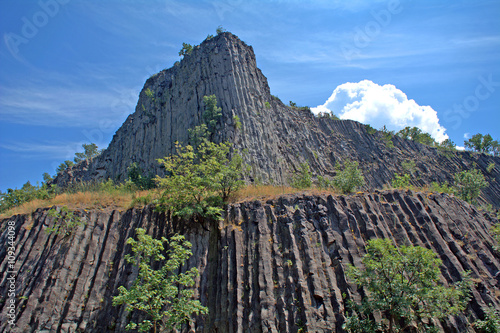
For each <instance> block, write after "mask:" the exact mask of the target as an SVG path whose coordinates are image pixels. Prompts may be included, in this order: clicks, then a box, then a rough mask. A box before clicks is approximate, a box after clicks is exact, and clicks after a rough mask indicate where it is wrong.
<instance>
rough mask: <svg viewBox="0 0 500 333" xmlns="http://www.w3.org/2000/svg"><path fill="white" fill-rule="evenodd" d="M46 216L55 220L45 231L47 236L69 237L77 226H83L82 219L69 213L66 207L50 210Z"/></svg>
mask: <svg viewBox="0 0 500 333" xmlns="http://www.w3.org/2000/svg"><path fill="white" fill-rule="evenodd" d="M47 215H48V216H50V217H53V218H54V219H55V221H54V226H52V227H48V228H47V229H45V232H47V233H48V234H55V235H63V236H64V237H66V236H69V235H71V234H72V233H73V232H74V231H75V229H76V228H77V227H78V226H83V225H85V223H84V222H83V221H82V219H81V218H80V217H79V216H77V215H75V214H74V213H73V212H72V211H70V210H69V209H68V207H67V206H63V207H61V208H60V209H59V210H58V209H57V207H56V208H52V209H51V210H49V212H48V214H47Z"/></svg>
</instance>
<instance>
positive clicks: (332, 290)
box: [0, 191, 500, 333]
mask: <svg viewBox="0 0 500 333" xmlns="http://www.w3.org/2000/svg"><path fill="white" fill-rule="evenodd" d="M77 214H78V215H79V216H80V217H81V218H82V221H83V222H84V223H85V224H84V225H83V226H80V227H78V228H77V229H76V230H75V231H74V232H73V233H71V234H70V235H69V236H63V235H55V234H54V233H47V232H46V230H47V228H48V227H52V226H53V224H54V223H55V220H54V218H53V217H50V216H49V215H48V214H47V209H45V210H42V209H39V210H37V211H36V212H35V213H33V214H32V215H19V216H14V217H12V218H10V219H9V220H8V221H11V223H10V224H11V225H13V226H14V229H15V235H16V241H15V248H16V251H15V253H16V254H15V258H14V260H13V261H14V262H15V271H16V277H15V295H16V300H17V301H16V308H15V320H16V325H15V326H13V328H11V327H10V326H9V324H8V317H7V316H6V315H7V313H8V308H7V306H8V304H9V302H8V300H9V299H8V298H7V296H6V295H7V290H8V288H9V285H10V284H9V281H8V280H7V277H8V274H6V271H7V270H8V268H7V264H8V255H7V250H6V247H1V249H0V271H1V272H2V275H1V276H0V295H2V300H3V302H1V303H0V331H2V332H9V331H11V332H100V333H101V332H123V331H124V327H125V325H126V324H127V322H128V320H129V319H130V316H129V315H128V313H127V311H125V309H124V307H123V306H120V307H115V306H112V296H114V295H117V293H118V292H117V288H118V287H119V286H121V285H125V286H129V285H130V284H131V283H132V281H133V280H134V278H135V276H136V274H137V272H136V270H135V268H134V266H132V265H130V264H127V263H126V262H125V260H124V256H125V255H126V254H127V253H129V252H130V246H126V245H125V241H126V239H127V238H128V237H131V236H134V230H135V228H137V227H142V228H145V229H147V231H148V233H149V234H151V235H154V236H155V237H160V236H169V235H172V234H173V233H176V232H180V233H182V234H184V235H186V238H187V239H188V240H190V241H191V242H192V244H193V256H192V257H191V258H190V260H189V263H188V266H189V267H193V266H194V267H198V268H199V270H200V273H201V275H200V277H199V279H198V281H197V285H196V289H197V297H199V299H200V300H201V302H202V303H203V304H204V305H206V306H208V307H209V314H208V315H207V316H206V317H200V318H195V319H194V322H193V323H192V324H191V326H190V327H187V326H185V327H184V328H183V329H182V331H183V332H188V331H190V330H191V332H193V331H194V332H342V328H341V327H342V323H343V320H344V314H345V312H344V311H345V299H344V297H347V298H353V299H355V300H359V299H360V293H359V291H358V290H357V287H356V286H355V285H353V284H351V283H350V281H349V280H348V279H347V278H346V275H345V269H346V265H347V264H348V263H350V264H354V265H356V266H358V267H360V265H361V264H360V262H361V259H362V256H363V255H364V254H365V245H366V241H367V240H368V239H371V238H374V237H380V238H391V239H392V240H394V242H395V243H397V244H399V245H403V244H405V245H409V244H414V245H419V246H425V247H427V248H430V249H432V250H433V251H435V252H436V253H437V254H438V257H439V258H440V259H441V260H442V261H443V267H442V270H441V271H442V276H441V281H442V283H444V284H451V283H454V282H456V281H457V280H459V279H460V273H461V272H463V271H464V270H470V271H471V272H472V277H473V279H474V281H475V282H476V283H475V286H474V288H473V289H472V300H471V302H470V303H469V306H468V308H467V312H466V314H464V315H460V316H456V317H453V318H448V320H446V321H444V322H443V323H442V329H443V330H444V331H445V332H468V331H471V329H470V323H471V322H473V321H474V320H475V319H477V318H484V309H485V308H486V307H487V306H488V305H492V306H494V307H495V308H496V309H500V292H499V290H500V256H499V253H498V252H495V251H494V250H493V247H492V246H493V244H494V240H493V239H492V237H491V235H490V234H489V229H490V228H491V226H492V225H493V224H495V223H498V222H499V221H498V220H497V219H495V218H493V217H492V216H490V215H488V214H487V213H484V212H483V211H479V210H477V209H476V208H475V207H474V206H471V205H469V204H467V203H464V202H463V201H461V200H459V199H457V198H455V197H452V196H448V195H446V194H425V193H415V192H410V191H408V192H403V191H385V192H378V191H376V192H374V193H365V194H357V195H353V196H338V197H334V196H327V195H319V196H318V195H316V196H313V195H307V194H304V195H285V196H282V197H280V198H277V199H270V200H268V201H266V202H261V201H253V202H241V203H237V204H233V205H230V206H229V207H228V208H227V210H226V211H225V213H224V215H225V219H224V221H223V222H220V224H219V225H215V226H213V227H212V228H210V230H207V229H204V228H202V227H200V226H196V225H187V224H186V223H183V222H181V221H170V220H169V219H168V218H166V216H165V215H164V214H163V213H157V212H155V210H154V207H152V206H147V207H145V208H142V209H139V208H135V209H130V210H127V211H124V212H120V211H83V210H82V211H79V212H77ZM8 221H7V220H4V221H3V222H2V224H1V230H0V231H1V237H0V241H1V242H2V244H5V243H6V241H7V240H6V237H7V234H8V230H7V225H8ZM184 269H188V267H184ZM133 316H137V314H133Z"/></svg>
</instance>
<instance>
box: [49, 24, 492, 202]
mask: <svg viewBox="0 0 500 333" xmlns="http://www.w3.org/2000/svg"><path fill="white" fill-rule="evenodd" d="M212 94H215V95H216V96H217V100H218V105H219V106H220V107H221V108H222V117H221V120H220V121H219V124H218V127H217V130H216V133H215V135H214V138H213V139H214V140H215V141H230V142H233V143H234V147H235V148H237V149H239V150H241V151H243V150H245V151H246V154H245V156H244V159H245V162H246V163H247V164H248V165H250V166H251V171H250V172H249V173H248V174H246V175H245V176H246V179H247V180H248V181H258V182H264V183H271V184H283V183H288V182H289V180H290V176H291V175H292V174H293V173H294V172H295V171H297V170H299V167H300V164H301V163H308V164H309V165H310V167H311V170H312V171H313V174H314V175H315V176H318V175H322V176H327V177H331V176H333V175H334V174H335V172H334V166H335V164H336V163H337V162H343V161H345V160H346V159H352V160H356V161H358V162H359V164H360V167H361V169H362V170H363V173H364V175H365V178H366V186H365V187H366V188H367V189H375V188H382V186H383V185H385V184H388V183H390V181H391V179H392V178H393V177H394V173H396V172H400V171H401V163H402V162H405V161H408V160H413V161H415V162H416V166H417V170H416V173H415V175H414V177H413V178H412V184H413V185H417V186H422V185H424V184H430V183H431V182H433V181H438V182H445V181H448V182H453V175H454V174H455V173H456V172H459V171H461V170H467V169H471V168H473V167H477V168H479V169H480V170H481V171H482V172H483V173H484V174H485V176H486V178H487V180H488V182H489V184H490V185H489V187H488V188H486V189H485V190H483V199H484V200H485V201H486V202H488V203H490V204H492V205H494V206H497V207H499V206H500V158H498V157H496V158H495V157H491V156H487V155H484V154H471V153H468V152H443V151H440V150H439V149H437V148H431V147H428V146H425V145H422V144H419V143H416V142H413V141H410V140H403V139H401V138H398V137H394V138H393V143H394V148H389V147H388V146H387V143H386V142H385V141H384V140H383V139H382V134H381V133H375V134H369V133H368V132H367V130H366V128H365V126H364V125H363V124H360V123H358V122H355V121H349V120H333V119H329V118H318V117H315V116H314V115H313V114H312V113H311V112H310V111H309V110H308V109H301V108H294V107H287V106H285V105H284V104H283V103H282V102H281V101H280V100H279V99H277V98H276V97H273V96H272V95H271V93H270V89H269V85H268V83H267V79H266V78H265V76H264V75H263V74H262V73H261V71H260V70H259V69H258V68H257V65H256V59H255V55H254V52H253V49H252V47H251V46H248V45H246V44H245V43H244V42H242V41H241V40H239V39H238V38H237V37H236V36H234V35H232V34H231V33H222V34H219V35H217V36H216V37H213V38H211V39H208V40H205V41H204V42H203V43H201V45H199V46H196V47H195V48H194V49H193V51H192V52H191V53H190V54H188V55H186V56H185V57H184V59H182V60H181V61H180V63H178V64H176V65H175V66H173V67H172V68H170V69H166V70H163V71H161V72H160V73H158V74H156V75H153V76H152V77H151V78H149V79H148V80H147V81H146V83H145V85H144V88H143V90H142V92H141V93H140V96H139V101H138V103H137V106H136V109H135V112H134V113H133V114H131V115H130V116H129V117H128V119H127V120H126V121H125V123H124V124H123V125H122V127H121V128H120V129H119V130H118V131H117V132H116V134H115V136H114V137H113V140H112V141H111V143H110V145H109V147H108V148H107V149H106V150H105V151H104V152H103V153H102V154H101V155H100V156H99V157H98V158H96V159H95V160H94V161H92V163H82V164H79V165H77V166H75V167H73V168H71V169H69V170H67V171H66V172H64V173H61V174H59V175H58V176H57V178H56V180H55V183H57V184H58V185H61V186H64V185H66V184H68V183H69V182H71V181H78V180H84V181H89V180H106V179H108V178H112V179H115V180H118V181H123V180H125V179H126V177H127V168H128V167H129V166H130V165H131V164H132V163H134V162H136V163H137V164H138V165H139V166H140V167H141V168H142V169H143V170H147V171H148V172H151V173H152V174H160V175H161V174H162V170H161V168H160V165H159V164H158V162H157V159H158V158H163V157H164V156H166V155H170V154H172V153H173V152H174V147H175V142H176V141H179V142H181V143H188V141H189V140H188V129H189V128H193V127H194V126H197V125H199V124H200V123H201V122H202V114H203V111H204V105H203V96H206V95H212ZM235 116H236V117H237V118H239V121H240V123H241V126H237V125H236V124H237V121H236V119H237V118H236V117H235ZM238 127H239V128H238ZM491 162H493V163H494V164H495V167H494V169H493V170H492V171H491V172H489V173H488V172H486V169H487V167H488V165H489V164H490V163H491Z"/></svg>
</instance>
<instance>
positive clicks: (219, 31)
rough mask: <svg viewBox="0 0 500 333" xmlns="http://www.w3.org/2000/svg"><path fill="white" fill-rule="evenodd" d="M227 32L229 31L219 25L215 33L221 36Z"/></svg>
mask: <svg viewBox="0 0 500 333" xmlns="http://www.w3.org/2000/svg"><path fill="white" fill-rule="evenodd" d="M226 31H227V30H226V29H224V28H223V27H222V25H219V26H218V27H217V29H216V30H215V32H216V33H217V35H220V34H221V33H224V32H226Z"/></svg>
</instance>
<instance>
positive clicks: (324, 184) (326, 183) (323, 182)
mask: <svg viewBox="0 0 500 333" xmlns="http://www.w3.org/2000/svg"><path fill="white" fill-rule="evenodd" d="M317 187H318V188H319V189H321V190H324V189H328V188H332V187H333V184H332V181H331V180H329V179H328V178H325V177H323V176H318V181H317Z"/></svg>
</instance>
